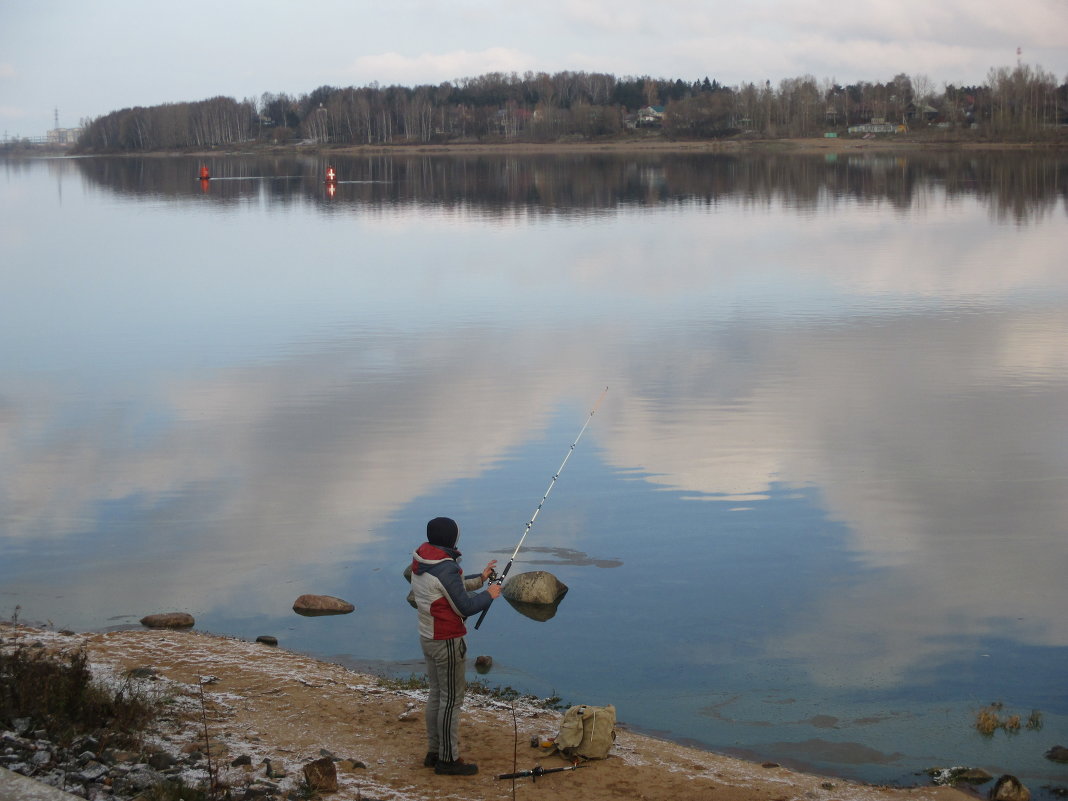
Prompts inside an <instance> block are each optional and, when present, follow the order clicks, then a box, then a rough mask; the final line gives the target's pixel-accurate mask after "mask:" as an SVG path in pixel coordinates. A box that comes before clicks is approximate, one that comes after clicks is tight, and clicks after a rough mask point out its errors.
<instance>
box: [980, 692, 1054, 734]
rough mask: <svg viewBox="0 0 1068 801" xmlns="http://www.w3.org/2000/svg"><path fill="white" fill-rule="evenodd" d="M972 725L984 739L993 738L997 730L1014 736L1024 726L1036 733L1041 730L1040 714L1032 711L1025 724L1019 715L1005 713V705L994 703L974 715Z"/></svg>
mask: <svg viewBox="0 0 1068 801" xmlns="http://www.w3.org/2000/svg"><path fill="white" fill-rule="evenodd" d="M1003 713H1004V716H1003ZM974 725H975V728H976V730H977V731H978V732H979V733H980V734H982V735H983V736H984V737H993V736H994V733H995V732H996V731H997V730H998V729H1004V730H1005V731H1006V732H1007V733H1008V734H1016V733H1017V732H1019V731H1020V729H1021V728H1023V727H1025V726H1026V728H1027V729H1029V730H1032V731H1037V730H1038V729H1041V728H1042V713H1041V712H1039V711H1038V710H1037V709H1032V710H1031V714H1030V715H1029V716H1028V717H1027V722H1026V724H1025V723H1024V722H1023V720H1022V718H1021V717H1020V715H1016V714H1009V713H1005V705H1004V704H1003V703H1002V702H1000V701H995V702H994V703H992V704H990V705H988V706H985V707H983V708H982V709H980V710H979V711H978V712H977V713H976V715H975V724H974Z"/></svg>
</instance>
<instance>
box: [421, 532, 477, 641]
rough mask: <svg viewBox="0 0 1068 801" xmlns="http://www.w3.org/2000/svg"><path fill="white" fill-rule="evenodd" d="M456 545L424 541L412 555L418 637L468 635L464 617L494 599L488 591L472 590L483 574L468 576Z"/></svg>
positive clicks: (433, 637) (449, 638)
mask: <svg viewBox="0 0 1068 801" xmlns="http://www.w3.org/2000/svg"><path fill="white" fill-rule="evenodd" d="M459 558H460V552H459V551H458V550H456V549H455V548H446V547H445V546H442V545H432V544H431V543H429V542H424V543H423V544H422V545H420V546H419V547H418V548H416V550H415V553H413V554H412V594H413V595H414V596H415V605H416V607H417V608H418V609H419V636H420V637H426V638H427V639H428V640H452V639H455V638H457V637H463V636H464V635H465V634H467V627H466V626H464V620H465V619H466V618H469V617H471V615H474V614H477V613H478V612H481V611H482V610H483V609H485V608H487V607H488V606H489V605H490V602H491V601H492V600H493V599H492V598H491V597H490V596H489V595H488V594H487V593H484V592H480V593H472V592H469V590H477V589H478V588H479V587H481V586H482V585H483V583H484V582H483V579H482V574H481V573H474V574H472V575H469V576H465V575H464V574H463V570H462V569H461V568H460V565H458V564H457V562H456V560H457V559H459Z"/></svg>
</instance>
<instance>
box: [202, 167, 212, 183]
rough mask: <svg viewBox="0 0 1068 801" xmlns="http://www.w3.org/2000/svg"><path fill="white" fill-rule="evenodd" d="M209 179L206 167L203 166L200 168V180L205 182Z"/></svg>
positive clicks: (209, 175)
mask: <svg viewBox="0 0 1068 801" xmlns="http://www.w3.org/2000/svg"><path fill="white" fill-rule="evenodd" d="M210 179H211V173H210V172H209V171H208V167H207V165H203V166H201V168H200V180H201V181H207V180H210Z"/></svg>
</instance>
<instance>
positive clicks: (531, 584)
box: [501, 570, 567, 606]
mask: <svg viewBox="0 0 1068 801" xmlns="http://www.w3.org/2000/svg"><path fill="white" fill-rule="evenodd" d="M566 592H567V585H566V584H564V583H563V582H562V581H560V579H558V578H557V577H556V576H554V575H553V574H552V573H548V572H546V571H544V570H534V571H531V572H530V573H520V574H519V575H518V576H512V577H511V578H509V579H508V581H507V582H505V585H504V589H502V590H501V595H503V596H504V597H505V598H506V599H507V600H508V601H510V602H512V603H513V604H544V605H546V606H549V605H552V604H556V603H558V602H559V601H560V599H561V598H563V597H564V593H566Z"/></svg>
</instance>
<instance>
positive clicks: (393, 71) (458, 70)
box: [346, 47, 533, 85]
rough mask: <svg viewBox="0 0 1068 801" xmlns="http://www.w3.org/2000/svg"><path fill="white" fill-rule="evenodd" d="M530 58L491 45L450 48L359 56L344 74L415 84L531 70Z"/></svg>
mask: <svg viewBox="0 0 1068 801" xmlns="http://www.w3.org/2000/svg"><path fill="white" fill-rule="evenodd" d="M532 63H533V58H532V57H531V56H529V55H527V54H525V53H523V52H521V51H519V50H515V49H512V48H507V47H491V48H489V49H487V50H479V51H473V50H453V51H451V52H448V53H421V54H420V55H418V56H406V55H402V54H401V53H397V52H388V53H379V54H377V55H370V56H361V57H360V58H358V59H356V61H354V62H353V63H352V64H351V65H350V66H349V67H348V68H347V69H346V73H347V74H348V75H349V76H350V77H351V78H352V79H353V80H355V81H358V82H359V81H366V82H370V81H378V82H379V83H382V84H392V83H399V84H405V85H418V84H421V83H439V82H441V81H449V80H455V79H456V78H466V77H472V76H476V75H482V74H485V73H487V72H517V71H525V70H528V69H531V64H532Z"/></svg>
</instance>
